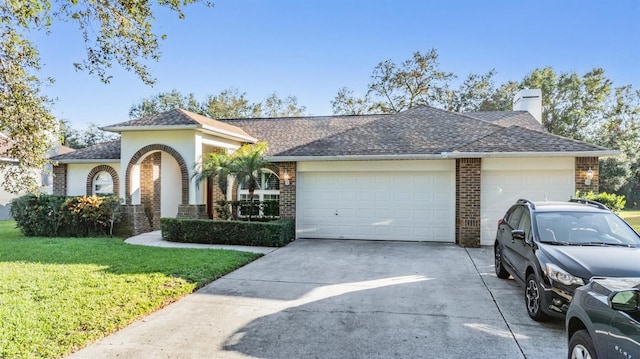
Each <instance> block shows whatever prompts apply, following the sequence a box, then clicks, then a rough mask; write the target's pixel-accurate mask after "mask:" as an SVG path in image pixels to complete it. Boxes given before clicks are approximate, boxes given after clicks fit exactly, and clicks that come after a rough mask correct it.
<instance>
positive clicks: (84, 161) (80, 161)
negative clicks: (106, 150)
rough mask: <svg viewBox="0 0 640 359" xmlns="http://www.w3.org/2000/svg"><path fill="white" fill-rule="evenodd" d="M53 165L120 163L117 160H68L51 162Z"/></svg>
mask: <svg viewBox="0 0 640 359" xmlns="http://www.w3.org/2000/svg"><path fill="white" fill-rule="evenodd" d="M51 162H53V163H116V162H120V159H119V158H109V159H99V160H96V159H70V160H52V161H51Z"/></svg>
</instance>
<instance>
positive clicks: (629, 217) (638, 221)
mask: <svg viewBox="0 0 640 359" xmlns="http://www.w3.org/2000/svg"><path fill="white" fill-rule="evenodd" d="M620 217H622V218H623V219H624V220H625V221H627V222H628V223H629V224H630V225H631V226H632V227H633V228H635V229H636V231H638V232H640V209H632V210H624V211H621V212H620Z"/></svg>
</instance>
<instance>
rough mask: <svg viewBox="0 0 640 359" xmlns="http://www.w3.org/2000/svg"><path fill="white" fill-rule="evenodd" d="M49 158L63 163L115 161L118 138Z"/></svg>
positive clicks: (118, 151)
mask: <svg viewBox="0 0 640 359" xmlns="http://www.w3.org/2000/svg"><path fill="white" fill-rule="evenodd" d="M51 160H52V161H58V162H63V163H74V162H76V163H82V162H117V161H120V139H117V140H113V141H109V142H103V143H99V144H97V145H94V146H91V147H87V148H81V149H79V150H75V151H71V152H67V153H64V154H59V155H57V156H53V157H51Z"/></svg>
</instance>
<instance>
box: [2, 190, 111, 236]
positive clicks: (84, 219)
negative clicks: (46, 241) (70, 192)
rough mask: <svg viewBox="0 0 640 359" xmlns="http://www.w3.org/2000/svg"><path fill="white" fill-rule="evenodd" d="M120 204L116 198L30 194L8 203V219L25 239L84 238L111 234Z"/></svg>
mask: <svg viewBox="0 0 640 359" xmlns="http://www.w3.org/2000/svg"><path fill="white" fill-rule="evenodd" d="M119 205H120V200H119V199H118V197H116V196H79V197H66V196H57V195H47V194H41V195H39V196H35V195H32V194H28V195H24V196H22V197H19V198H16V199H14V200H13V201H12V202H11V216H12V217H13V219H14V220H15V221H16V224H17V226H18V228H20V230H21V231H22V233H23V234H24V235H25V236H27V237H36V236H37V237H87V236H100V235H106V234H111V232H112V228H113V224H114V223H115V222H117V220H118V216H117V208H118V206H119Z"/></svg>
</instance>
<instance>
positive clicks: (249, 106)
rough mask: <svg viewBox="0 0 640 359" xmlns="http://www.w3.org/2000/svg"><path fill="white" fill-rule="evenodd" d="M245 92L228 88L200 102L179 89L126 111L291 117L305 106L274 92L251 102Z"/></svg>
mask: <svg viewBox="0 0 640 359" xmlns="http://www.w3.org/2000/svg"><path fill="white" fill-rule="evenodd" d="M246 95H247V94H246V93H245V92H240V91H239V90H238V89H235V88H230V89H226V90H223V91H221V92H220V93H219V94H217V95H209V96H207V97H206V99H205V100H204V101H203V102H199V101H198V100H197V99H196V98H195V95H194V94H192V93H191V94H189V95H182V94H181V93H180V92H179V91H178V90H173V91H171V92H162V93H159V94H157V95H154V96H152V97H150V98H147V99H143V100H142V101H141V102H140V103H138V104H135V105H133V106H132V107H131V109H130V110H129V117H131V118H139V117H144V116H150V115H155V114H158V113H161V112H165V111H169V110H172V109H175V108H182V109H185V110H187V111H191V112H195V113H199V114H201V115H203V116H207V117H209V118H213V119H233V118H250V117H294V116H303V115H304V113H305V111H306V107H305V106H301V105H298V98H297V97H296V96H287V97H285V98H284V99H282V98H280V97H279V96H278V94H276V93H275V92H274V93H273V94H271V95H269V97H267V98H266V99H265V100H264V102H261V103H251V102H249V100H248V99H247V98H246Z"/></svg>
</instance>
